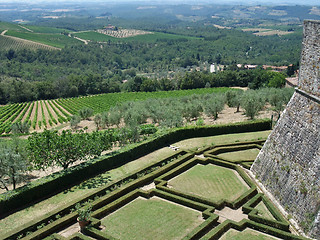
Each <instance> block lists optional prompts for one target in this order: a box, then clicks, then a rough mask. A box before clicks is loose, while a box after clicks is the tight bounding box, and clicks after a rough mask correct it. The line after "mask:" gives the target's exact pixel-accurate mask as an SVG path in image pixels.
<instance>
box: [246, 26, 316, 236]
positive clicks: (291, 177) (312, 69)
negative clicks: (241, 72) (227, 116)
mask: <svg viewBox="0 0 320 240" xmlns="http://www.w3.org/2000/svg"><path fill="white" fill-rule="evenodd" d="M319 68H320V21H311V20H308V21H305V22H304V39H303V46H302V54H301V63H300V75H299V83H298V88H297V89H296V92H295V93H294V95H293V96H292V98H291V100H290V102H289V103H288V105H287V107H286V109H285V110H284V112H283V113H282V115H281V117H280V119H279V121H278V123H277V124H276V126H275V128H274V130H273V131H272V133H271V134H270V135H269V137H268V139H267V141H266V143H265V144H264V146H263V148H262V150H261V151H260V153H259V155H258V156H257V158H256V160H255V162H254V164H253V165H252V167H251V170H252V172H253V173H254V174H255V175H256V176H257V178H258V179H259V180H260V181H261V182H262V184H263V185H264V186H265V187H266V188H267V189H268V190H269V191H270V192H271V193H272V194H273V195H274V197H275V198H276V199H277V200H278V201H279V202H280V204H281V205H282V207H284V208H285V209H286V210H287V212H288V213H289V214H290V215H291V216H292V217H293V218H294V219H295V220H296V221H297V222H298V223H299V225H300V226H301V228H302V229H303V230H304V232H305V233H306V234H307V235H308V236H310V237H313V238H316V239H320V70H319Z"/></svg>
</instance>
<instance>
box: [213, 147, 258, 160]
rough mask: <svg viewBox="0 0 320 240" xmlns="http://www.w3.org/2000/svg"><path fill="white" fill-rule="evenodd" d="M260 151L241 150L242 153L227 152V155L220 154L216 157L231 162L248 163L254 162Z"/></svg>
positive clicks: (255, 149)
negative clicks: (242, 161) (241, 161)
mask: <svg viewBox="0 0 320 240" xmlns="http://www.w3.org/2000/svg"><path fill="white" fill-rule="evenodd" d="M259 152H260V150H259V149H257V148H252V149H247V150H242V151H234V152H227V153H221V154H218V155H217V156H219V157H222V158H224V159H226V160H233V161H240V160H244V161H249V160H255V159H256V157H257V156H258V154H259Z"/></svg>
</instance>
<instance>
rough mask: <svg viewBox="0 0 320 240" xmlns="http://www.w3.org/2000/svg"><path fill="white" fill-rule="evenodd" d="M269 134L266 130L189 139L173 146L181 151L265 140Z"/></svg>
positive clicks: (269, 131)
mask: <svg viewBox="0 0 320 240" xmlns="http://www.w3.org/2000/svg"><path fill="white" fill-rule="evenodd" d="M270 133H271V130H267V131H259V132H248V133H234V134H225V135H218V136H212V137H202V138H190V139H186V140H182V141H179V142H177V143H175V144H174V146H177V147H180V148H181V149H198V148H203V147H208V146H213V145H218V144H226V143H235V142H245V141H254V140H260V139H266V138H267V137H268V136H269V134H270Z"/></svg>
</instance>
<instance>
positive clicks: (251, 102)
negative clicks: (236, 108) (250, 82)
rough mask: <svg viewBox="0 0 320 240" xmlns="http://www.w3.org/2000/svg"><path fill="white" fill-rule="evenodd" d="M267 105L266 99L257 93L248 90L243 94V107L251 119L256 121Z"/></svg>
mask: <svg viewBox="0 0 320 240" xmlns="http://www.w3.org/2000/svg"><path fill="white" fill-rule="evenodd" d="M264 105H265V99H264V98H263V96H262V95H261V94H260V93H259V92H256V91H252V90H248V91H246V92H245V93H243V95H242V98H241V107H242V108H243V109H244V110H245V114H246V116H247V117H249V118H250V119H254V118H255V116H257V115H258V113H259V111H260V110H262V108H263V106H264Z"/></svg>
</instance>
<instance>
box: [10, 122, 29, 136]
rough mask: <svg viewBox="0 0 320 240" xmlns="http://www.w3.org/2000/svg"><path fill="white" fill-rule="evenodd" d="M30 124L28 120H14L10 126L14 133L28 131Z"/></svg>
mask: <svg viewBox="0 0 320 240" xmlns="http://www.w3.org/2000/svg"><path fill="white" fill-rule="evenodd" d="M29 128H30V124H29V123H28V122H15V123H13V124H12V126H11V130H12V132H13V133H14V134H23V133H29Z"/></svg>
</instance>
